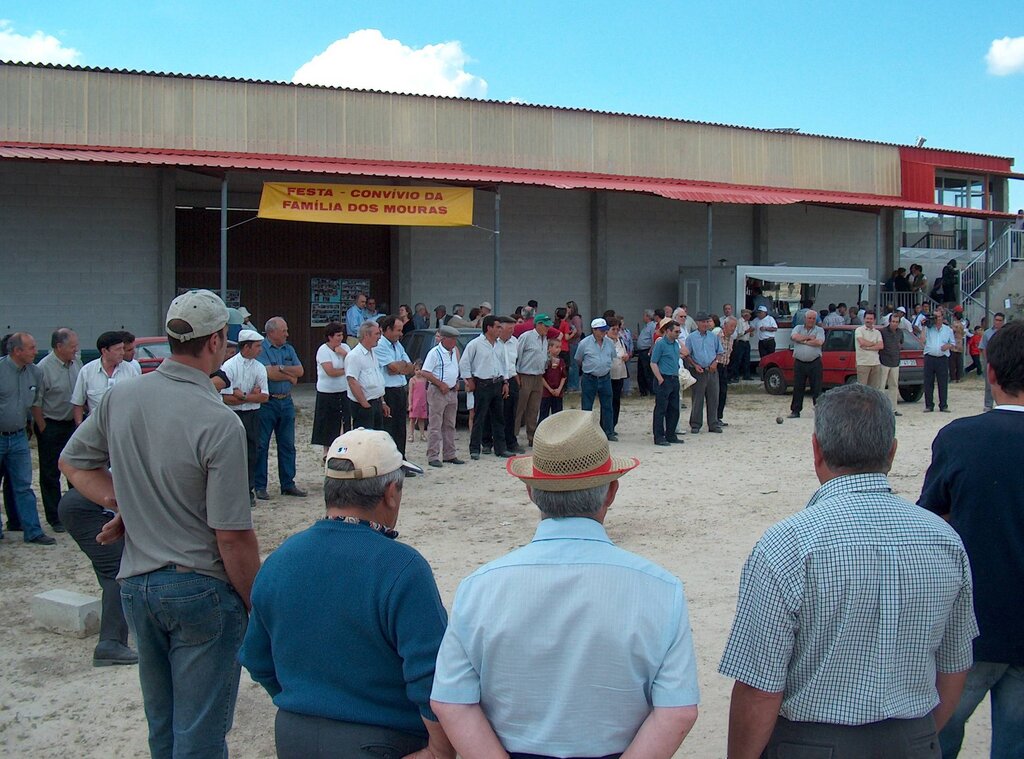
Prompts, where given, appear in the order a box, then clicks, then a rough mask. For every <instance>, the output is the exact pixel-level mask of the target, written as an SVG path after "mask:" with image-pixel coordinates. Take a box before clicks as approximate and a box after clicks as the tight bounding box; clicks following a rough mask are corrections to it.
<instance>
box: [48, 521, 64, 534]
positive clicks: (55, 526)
mask: <svg viewBox="0 0 1024 759" xmlns="http://www.w3.org/2000/svg"><path fill="white" fill-rule="evenodd" d="M50 529H51V530H53V531H54V532H67V528H66V527H65V526H64V525H62V524H61V523H60V522H55V523H54V524H51V525H50Z"/></svg>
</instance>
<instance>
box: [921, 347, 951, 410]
mask: <svg viewBox="0 0 1024 759" xmlns="http://www.w3.org/2000/svg"><path fill="white" fill-rule="evenodd" d="M936 383H938V385H939V408H940V409H944V408H947V406H948V404H947V394H948V392H949V359H948V358H947V357H946V356H925V357H924V407H925V408H935V384H936Z"/></svg>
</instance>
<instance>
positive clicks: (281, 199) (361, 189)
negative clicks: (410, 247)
mask: <svg viewBox="0 0 1024 759" xmlns="http://www.w3.org/2000/svg"><path fill="white" fill-rule="evenodd" d="M259 218H261V219H284V220H287V221H317V222H323V223H327V224H383V225H390V224H403V225H406V226H414V227H463V226H468V225H470V224H472V223H473V190H472V188H464V187H392V186H388V185H356V184H307V183H303V182H264V183H263V195H262V197H261V198H260V212H259Z"/></svg>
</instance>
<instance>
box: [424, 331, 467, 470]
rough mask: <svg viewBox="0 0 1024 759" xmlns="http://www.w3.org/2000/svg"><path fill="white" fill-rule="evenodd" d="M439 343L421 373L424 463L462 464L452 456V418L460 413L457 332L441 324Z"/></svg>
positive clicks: (453, 453) (430, 352) (453, 421)
mask: <svg viewBox="0 0 1024 759" xmlns="http://www.w3.org/2000/svg"><path fill="white" fill-rule="evenodd" d="M438 332H439V334H440V337H441V342H440V343H438V344H437V345H435V346H434V347H433V348H431V349H430V351H429V352H428V353H427V357H426V358H425V359H423V371H422V372H421V373H420V374H421V375H422V377H423V379H425V380H426V381H427V383H428V385H427V416H428V420H427V432H428V435H429V437H428V438H427V463H428V464H430V466H433V467H441V466H443V464H442V459H443V462H444V464H465V463H466V462H464V461H463V460H462V459H460V458H459V457H458V456H457V455H456V453H455V417H456V415H457V414H458V411H459V376H460V374H461V373H460V371H459V352H458V349H457V348H456V345H457V344H458V341H459V331H458V330H457V329H455V327H449V326H447V325H444V326H442V327H441V329H440V330H438Z"/></svg>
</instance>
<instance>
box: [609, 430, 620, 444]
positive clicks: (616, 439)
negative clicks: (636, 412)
mask: <svg viewBox="0 0 1024 759" xmlns="http://www.w3.org/2000/svg"><path fill="white" fill-rule="evenodd" d="M608 442H609V443H617V442H619V436H618V435H616V434H615V433H614V432H613V433H612V434H611V435H609V436H608Z"/></svg>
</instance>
